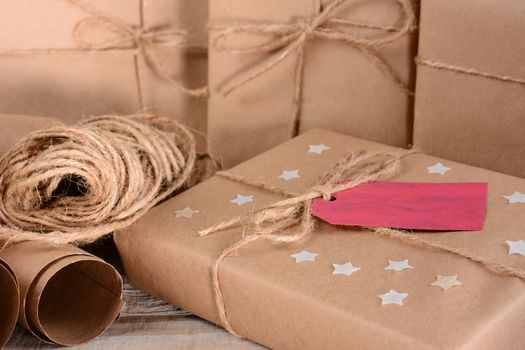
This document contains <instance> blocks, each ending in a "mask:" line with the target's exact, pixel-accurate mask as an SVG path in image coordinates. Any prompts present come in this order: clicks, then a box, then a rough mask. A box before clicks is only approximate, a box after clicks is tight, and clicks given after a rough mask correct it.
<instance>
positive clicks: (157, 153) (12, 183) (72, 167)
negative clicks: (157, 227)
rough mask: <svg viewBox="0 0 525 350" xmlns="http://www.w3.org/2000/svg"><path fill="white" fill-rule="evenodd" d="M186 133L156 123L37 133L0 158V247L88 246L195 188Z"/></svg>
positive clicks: (152, 119) (122, 120)
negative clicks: (25, 244) (30, 244)
mask: <svg viewBox="0 0 525 350" xmlns="http://www.w3.org/2000/svg"><path fill="white" fill-rule="evenodd" d="M195 162H196V150H195V142H194V139H193V135H192V134H191V132H190V131H189V130H188V129H187V128H186V127H184V126H183V125H181V124H179V123H178V122H176V121H174V120H172V119H168V118H160V117H156V116H146V115H136V116H104V117H93V118H89V119H86V120H85V121H83V122H81V123H80V124H78V125H75V126H56V127H53V128H50V129H45V130H41V131H36V132H34V133H31V134H29V135H28V136H27V137H25V138H24V139H22V140H20V141H19V142H18V143H17V144H16V145H15V146H14V147H13V148H12V149H11V150H10V151H9V152H8V153H6V154H4V155H3V156H2V158H0V242H1V243H2V244H3V245H4V246H6V245H8V244H9V243H15V242H19V241H26V240H42V241H47V242H50V243H53V244H57V245H63V244H69V243H73V244H77V245H80V244H86V243H91V242H93V241H95V240H96V239H98V238H100V237H102V236H104V235H107V234H109V233H111V232H114V231H116V230H120V229H123V228H125V227H127V226H129V225H130V224H131V223H133V222H135V221H136V220H137V219H138V218H140V217H141V216H142V215H143V214H144V213H146V211H148V210H149V209H150V208H152V207H153V206H155V205H156V204H158V203H160V202H161V201H163V200H164V199H166V198H167V197H168V196H169V195H171V194H173V193H174V191H176V190H179V189H181V188H182V187H183V186H184V185H185V184H187V183H188V182H189V181H193V180H194V179H193V178H192V177H193V176H194V173H193V172H194V168H195Z"/></svg>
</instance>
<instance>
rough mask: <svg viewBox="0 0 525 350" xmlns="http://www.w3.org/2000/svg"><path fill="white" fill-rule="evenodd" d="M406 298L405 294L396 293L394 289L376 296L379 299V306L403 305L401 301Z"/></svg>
mask: <svg viewBox="0 0 525 350" xmlns="http://www.w3.org/2000/svg"><path fill="white" fill-rule="evenodd" d="M407 296H408V294H407V293H399V292H398V291H395V290H394V289H390V290H389V291H388V292H387V293H385V294H380V295H378V297H379V298H381V305H388V304H397V305H403V299H405V298H406V297H407Z"/></svg>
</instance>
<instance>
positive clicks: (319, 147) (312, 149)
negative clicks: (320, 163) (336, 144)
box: [308, 143, 330, 154]
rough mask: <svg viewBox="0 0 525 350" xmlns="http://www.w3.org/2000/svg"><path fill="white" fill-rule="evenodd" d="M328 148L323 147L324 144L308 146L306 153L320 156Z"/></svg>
mask: <svg viewBox="0 0 525 350" xmlns="http://www.w3.org/2000/svg"><path fill="white" fill-rule="evenodd" d="M329 149H330V147H328V146H327V145H325V144H324V143H322V144H320V145H310V146H308V153H315V154H321V153H323V152H324V151H328V150H329Z"/></svg>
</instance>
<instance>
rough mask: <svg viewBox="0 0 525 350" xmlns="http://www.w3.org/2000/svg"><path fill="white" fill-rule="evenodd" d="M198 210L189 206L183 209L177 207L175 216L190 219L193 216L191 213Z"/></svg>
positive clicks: (195, 212)
mask: <svg viewBox="0 0 525 350" xmlns="http://www.w3.org/2000/svg"><path fill="white" fill-rule="evenodd" d="M198 212H199V211H198V210H193V209H191V208H190V207H186V208H184V209H177V210H175V218H185V219H191V218H193V214H197V213H198Z"/></svg>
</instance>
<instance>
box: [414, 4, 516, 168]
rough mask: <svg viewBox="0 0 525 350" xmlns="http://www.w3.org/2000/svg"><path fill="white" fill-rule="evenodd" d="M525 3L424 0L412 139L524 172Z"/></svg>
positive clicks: (451, 155) (453, 155)
mask: <svg viewBox="0 0 525 350" xmlns="http://www.w3.org/2000/svg"><path fill="white" fill-rule="evenodd" d="M524 12H525V3H524V2H523V1H519V0H511V1H505V2H501V1H497V0H487V1H482V2H480V1H476V0H466V1H453V0H445V1H442V0H426V1H423V2H422V4H421V22H420V43H419V58H418V61H419V62H420V64H419V66H418V72H417V73H418V74H417V77H418V78H417V94H416V104H415V127H414V128H415V130H414V132H415V134H414V144H415V146H416V147H417V148H419V149H422V150H423V151H424V152H427V153H431V154H433V155H436V156H439V157H445V158H448V159H453V160H456V161H460V162H464V163H467V164H472V165H476V166H480V167H483V168H487V169H492V170H495V171H500V172H503V173H508V174H511V175H515V176H520V177H525V162H523V156H524V154H525V138H524V137H523V135H524V133H525V119H524V118H523V116H524V114H525V98H524V92H525V64H524V63H525V61H524V57H525V37H524V36H523V35H522V33H523V32H524V30H525V25H524V21H523V13H524Z"/></svg>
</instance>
